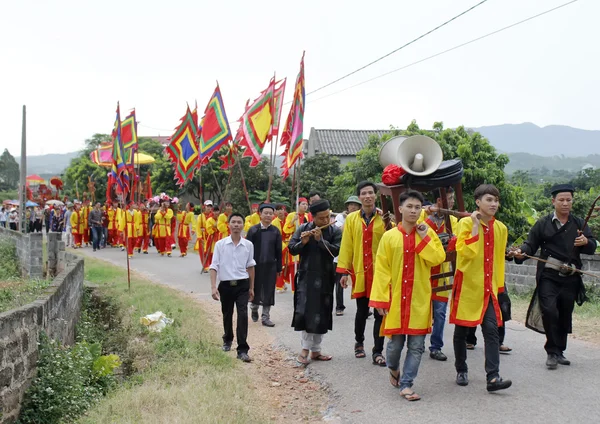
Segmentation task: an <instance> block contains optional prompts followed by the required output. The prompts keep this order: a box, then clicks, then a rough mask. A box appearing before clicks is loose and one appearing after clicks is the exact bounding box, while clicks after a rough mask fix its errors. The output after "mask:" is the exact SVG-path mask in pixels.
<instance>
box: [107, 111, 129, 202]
mask: <svg viewBox="0 0 600 424" xmlns="http://www.w3.org/2000/svg"><path fill="white" fill-rule="evenodd" d="M111 173H112V176H113V178H114V179H115V181H116V182H117V184H118V186H119V188H120V189H121V191H122V192H123V199H125V198H126V197H127V193H128V192H129V173H128V172H127V167H126V166H125V150H124V148H123V139H122V138H121V111H120V107H119V103H118V102H117V117H116V119H115V127H114V130H113V148H112V170H111Z"/></svg>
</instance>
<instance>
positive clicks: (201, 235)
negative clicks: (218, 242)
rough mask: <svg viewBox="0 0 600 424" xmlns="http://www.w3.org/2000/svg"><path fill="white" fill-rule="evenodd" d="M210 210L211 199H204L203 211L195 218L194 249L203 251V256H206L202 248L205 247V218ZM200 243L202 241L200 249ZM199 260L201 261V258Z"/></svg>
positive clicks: (211, 207)
mask: <svg viewBox="0 0 600 424" xmlns="http://www.w3.org/2000/svg"><path fill="white" fill-rule="evenodd" d="M212 210H213V202H212V200H205V201H204V206H203V211H202V213H201V214H200V215H198V219H196V227H195V233H196V244H195V245H194V250H195V251H196V252H200V253H201V254H202V253H203V252H204V256H206V253H205V252H206V250H204V249H205V247H206V220H207V219H208V217H209V216H211V215H212ZM200 243H202V249H201V248H200V247H201V246H200ZM200 260H201V261H202V258H201V259H200Z"/></svg>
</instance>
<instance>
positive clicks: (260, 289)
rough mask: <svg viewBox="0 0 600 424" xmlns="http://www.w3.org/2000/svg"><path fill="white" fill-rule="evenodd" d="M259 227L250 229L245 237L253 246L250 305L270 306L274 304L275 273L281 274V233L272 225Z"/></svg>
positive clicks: (255, 226) (259, 225)
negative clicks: (252, 284)
mask: <svg viewBox="0 0 600 424" xmlns="http://www.w3.org/2000/svg"><path fill="white" fill-rule="evenodd" d="M261 225H262V224H258V225H254V226H252V227H250V230H248V234H247V235H246V240H249V241H251V242H252V244H253V245H254V260H255V261H256V267H255V277H254V300H253V301H252V303H253V304H255V305H266V306H272V305H274V304H275V283H276V281H277V273H278V272H281V233H280V232H279V230H278V229H277V228H275V227H274V226H272V225H269V226H268V227H267V228H265V229H263V228H262V226H261Z"/></svg>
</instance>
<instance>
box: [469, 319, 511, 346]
mask: <svg viewBox="0 0 600 424" xmlns="http://www.w3.org/2000/svg"><path fill="white" fill-rule="evenodd" d="M476 331H477V327H469V331H468V333H467V343H468V344H472V345H473V346H476V345H477V336H476V335H475V332H476ZM505 335H506V323H505V322H504V321H503V322H502V327H498V344H499V345H500V346H502V345H503V344H504V336H505Z"/></svg>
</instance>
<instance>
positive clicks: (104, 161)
mask: <svg viewBox="0 0 600 424" xmlns="http://www.w3.org/2000/svg"><path fill="white" fill-rule="evenodd" d="M112 149H113V143H102V144H101V145H100V147H98V148H97V149H96V150H94V151H93V152H92V153H90V160H91V161H92V162H94V163H95V164H96V165H100V166H112Z"/></svg>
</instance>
